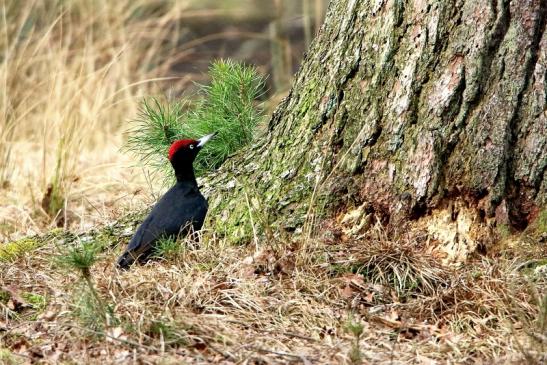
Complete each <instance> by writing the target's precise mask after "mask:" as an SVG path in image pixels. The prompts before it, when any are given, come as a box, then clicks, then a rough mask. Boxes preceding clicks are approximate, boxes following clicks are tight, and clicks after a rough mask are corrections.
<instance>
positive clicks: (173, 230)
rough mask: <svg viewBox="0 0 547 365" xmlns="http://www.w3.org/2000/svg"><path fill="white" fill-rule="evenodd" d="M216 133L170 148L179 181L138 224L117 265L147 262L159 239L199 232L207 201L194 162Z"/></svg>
mask: <svg viewBox="0 0 547 365" xmlns="http://www.w3.org/2000/svg"><path fill="white" fill-rule="evenodd" d="M212 136H213V135H208V136H205V137H203V138H202V139H200V140H198V141H194V140H182V141H176V142H175V143H173V145H172V146H171V149H170V150H169V160H170V161H171V165H172V166H173V168H174V170H175V176H176V177H177V183H176V184H175V185H174V186H173V187H172V188H171V189H169V190H168V191H167V192H166V193H165V194H164V195H163V196H162V197H161V199H160V200H159V201H158V202H157V203H156V205H155V206H154V208H153V209H152V211H151V212H150V214H149V215H148V217H146V219H145V220H144V221H143V222H142V224H141V225H140V226H139V228H138V229H137V231H136V232H135V235H134V236H133V238H132V239H131V241H130V242H129V245H128V246H127V249H126V250H125V252H124V253H123V254H122V255H121V256H120V258H119V259H118V267H119V268H122V269H127V268H129V266H131V265H132V264H133V263H134V262H135V261H136V260H138V261H139V262H144V261H146V259H147V258H148V257H149V256H150V254H151V253H152V251H153V248H154V245H155V243H156V241H157V240H158V239H159V238H162V237H165V238H176V237H177V236H178V235H180V234H187V233H188V232H189V231H194V232H195V231H198V230H200V229H201V227H202V226H203V221H204V220H205V215H206V214H207V200H205V198H204V197H203V195H201V193H200V191H199V188H198V185H197V182H196V178H195V176H194V170H193V167H192V162H193V161H194V158H195V157H196V155H197V153H198V152H199V150H200V149H201V147H202V146H203V144H205V142H207V141H208V140H209V139H210V138H211V137H212Z"/></svg>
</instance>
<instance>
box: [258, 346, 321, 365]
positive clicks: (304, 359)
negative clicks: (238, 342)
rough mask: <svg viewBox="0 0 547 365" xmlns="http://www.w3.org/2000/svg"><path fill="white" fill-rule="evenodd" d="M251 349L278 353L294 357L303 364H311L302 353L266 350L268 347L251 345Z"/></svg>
mask: <svg viewBox="0 0 547 365" xmlns="http://www.w3.org/2000/svg"><path fill="white" fill-rule="evenodd" d="M252 349H253V350H255V351H257V352H265V353H269V354H274V355H278V356H286V357H292V358H294V359H299V360H300V361H302V362H303V363H304V364H305V365H309V364H311V363H310V362H309V360H308V359H307V358H306V357H305V356H304V355H296V354H291V353H289V352H284V351H274V350H268V349H265V348H262V347H252Z"/></svg>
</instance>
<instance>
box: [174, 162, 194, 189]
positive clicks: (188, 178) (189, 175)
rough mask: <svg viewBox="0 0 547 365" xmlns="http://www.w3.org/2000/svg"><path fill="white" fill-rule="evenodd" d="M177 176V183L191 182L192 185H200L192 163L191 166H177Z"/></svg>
mask: <svg viewBox="0 0 547 365" xmlns="http://www.w3.org/2000/svg"><path fill="white" fill-rule="evenodd" d="M175 177H176V178H177V183H189V184H190V185H195V186H197V185H198V183H197V181H196V176H195V175H194V169H193V168H192V165H190V167H189V168H188V167H186V168H176V169H175Z"/></svg>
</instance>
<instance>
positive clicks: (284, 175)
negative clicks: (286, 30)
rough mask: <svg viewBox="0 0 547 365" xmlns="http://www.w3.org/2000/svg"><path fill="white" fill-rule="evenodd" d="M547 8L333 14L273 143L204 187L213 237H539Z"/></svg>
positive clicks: (364, 4) (535, 3) (377, 7)
mask: <svg viewBox="0 0 547 365" xmlns="http://www.w3.org/2000/svg"><path fill="white" fill-rule="evenodd" d="M546 8H547V5H546V1H544V0H530V1H524V0H521V1H504V0H500V1H495V0H494V1H484V0H454V1H431V0H430V1H427V0H423V1H420V0H416V1H413V2H405V1H398V0H388V1H365V0H362V1H359V0H338V1H332V2H331V4H330V6H329V9H328V12H327V15H326V19H325V23H324V24H323V26H322V28H321V30H320V32H319V34H318V35H317V37H316V39H315V40H314V41H313V43H312V45H311V46H310V49H309V50H308V52H307V55H306V57H305V59H304V61H303V63H302V66H301V69H300V71H299V72H298V73H297V74H296V76H295V78H294V83H293V87H292V89H291V91H290V93H289V95H288V96H287V97H286V98H285V99H284V100H283V101H282V102H281V104H280V105H279V106H278V107H277V109H276V111H275V112H274V114H273V116H272V118H271V120H270V121H269V126H268V130H267V133H266V134H265V135H264V136H262V137H260V138H259V139H258V141H257V143H256V145H254V146H252V148H250V149H246V150H244V151H242V152H241V153H239V154H238V155H236V156H234V157H232V158H231V159H229V160H228V161H227V162H226V163H225V165H224V166H223V167H222V169H221V171H220V172H219V173H217V174H216V175H215V176H211V177H209V178H208V179H207V181H206V189H205V190H206V191H207V192H208V194H209V196H210V201H209V202H210V216H209V217H211V218H212V220H211V221H212V223H213V225H214V227H215V230H216V231H218V232H224V233H225V234H227V235H228V236H229V237H230V238H232V239H233V240H236V241H239V240H246V239H247V240H248V239H250V238H251V237H252V236H253V234H256V232H257V231H258V228H257V227H264V226H272V225H273V226H278V227H280V228H283V229H285V230H290V231H293V230H297V231H299V230H301V229H305V230H311V229H312V228H313V227H314V222H315V223H316V222H318V221H319V220H318V219H317V218H319V219H331V218H335V217H338V221H341V220H343V219H342V218H344V219H346V218H347V221H351V222H353V223H352V224H354V225H355V224H358V223H359V220H362V218H363V217H364V216H367V217H368V216H369V214H371V213H373V214H374V215H376V216H377V217H380V218H381V220H382V222H383V223H385V224H387V225H388V226H390V227H400V226H401V224H406V223H408V222H410V223H411V224H412V225H416V226H418V227H422V228H424V229H425V230H427V231H428V232H429V233H430V234H432V235H433V236H434V237H436V238H438V239H440V240H441V241H443V242H449V241H451V240H452V243H453V241H454V239H456V240H457V239H458V237H460V239H461V237H462V235H463V236H465V239H464V240H466V242H467V245H468V246H469V247H468V251H472V250H473V249H475V248H476V246H477V245H478V244H481V243H484V242H481V239H480V238H478V237H479V236H482V235H483V234H484V233H485V232H486V231H492V229H493V227H494V228H495V227H500V226H503V227H510V228H511V229H516V230H522V229H524V228H526V227H527V225H528V224H529V223H530V222H532V221H533V220H534V219H535V218H536V217H537V216H538V214H541V213H542V212H544V211H545V206H546V203H547V178H546V166H547V110H546V105H547V101H546V100H547V99H546V95H547V91H546V88H547V87H546V82H545V79H546V70H547V55H546V49H547V47H546V45H547V39H546V36H545V21H546V18H547V11H546ZM347 212H349V213H351V214H349V213H347ZM348 214H349V215H348ZM352 214H353V215H352ZM352 217H353V218H352ZM312 218H313V219H312ZM350 218H351V219H350ZM441 226H446V227H448V232H449V234H448V235H449V236H451V238H450V239H449V238H447V237H444V238H443V235H445V236H446V234H447V233H446V232H444V233H442V232H441V231H440V228H439V227H441ZM446 227H445V228H446ZM450 227H452V228H450ZM454 235H455V238H454V237H453V236H454ZM447 244H448V243H447Z"/></svg>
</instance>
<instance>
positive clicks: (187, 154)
mask: <svg viewBox="0 0 547 365" xmlns="http://www.w3.org/2000/svg"><path fill="white" fill-rule="evenodd" d="M216 134H217V133H216V132H215V133H211V134H208V135H206V136H203V137H201V138H200V139H197V140H195V139H180V140H178V141H175V142H173V143H172V144H171V147H170V148H169V153H168V155H167V157H168V158H169V161H171V164H172V165H173V167H175V168H176V167H177V166H183V165H188V164H190V166H191V165H192V162H194V159H195V158H196V156H197V154H198V152H199V151H200V150H201V149H202V148H203V146H204V145H205V144H206V143H207V142H209V141H210V140H211V138H213V137H214V136H215V135H216Z"/></svg>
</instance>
